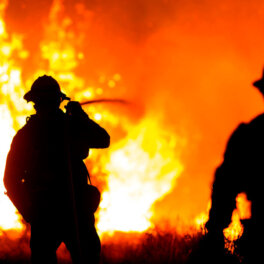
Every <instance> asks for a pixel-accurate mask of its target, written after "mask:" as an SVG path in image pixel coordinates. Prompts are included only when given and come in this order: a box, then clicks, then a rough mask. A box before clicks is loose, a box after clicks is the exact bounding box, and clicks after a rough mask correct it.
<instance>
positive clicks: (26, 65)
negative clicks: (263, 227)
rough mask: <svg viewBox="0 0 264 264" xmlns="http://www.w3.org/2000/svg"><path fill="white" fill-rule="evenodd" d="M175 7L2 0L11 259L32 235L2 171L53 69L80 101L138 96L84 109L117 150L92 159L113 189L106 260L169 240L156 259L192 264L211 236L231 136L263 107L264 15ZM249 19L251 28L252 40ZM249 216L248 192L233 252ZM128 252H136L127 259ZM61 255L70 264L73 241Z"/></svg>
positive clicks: (1, 84)
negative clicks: (261, 35) (36, 84)
mask: <svg viewBox="0 0 264 264" xmlns="http://www.w3.org/2000/svg"><path fill="white" fill-rule="evenodd" d="M174 2H175V1H170V0H158V1H148V0H145V1H129V0H126V1H122V3H120V2H118V1H105V2H104V3H101V1H96V0H94V1H85V0H80V1H63V0H53V1H44V0H42V1H38V4H35V2H34V1H30V0H19V1H14V0H13V1H12V0H9V1H8V0H1V1H0V126H1V132H0V212H1V213H0V242H1V245H2V244H3V245H6V246H5V247H2V248H1V250H0V261H1V259H7V258H8V256H9V255H12V254H13V256H16V257H14V258H13V259H14V263H15V262H16V259H17V261H20V263H21V259H20V257H21V256H23V258H24V259H27V257H28V251H27V250H28V249H27V247H26V246H25V245H26V243H28V232H29V230H28V227H27V226H26V225H25V223H24V222H23V221H22V219H21V217H20V216H19V214H18V213H17V212H16V209H15V208H14V206H13V205H12V203H11V202H10V201H9V200H8V198H7V196H6V195H5V194H4V193H5V189H4V186H3V183H2V177H3V174H4V168H5V159H6V155H7V153H8V151H9V147H10V143H11V140H12V137H13V136H14V134H15V132H16V131H17V130H18V129H19V128H20V127H21V126H22V125H23V124H24V123H25V120H26V117H27V116H28V115H30V114H32V113H33V108H32V106H31V105H28V104H26V102H25V101H24V100H23V95H24V94H25V92H26V91H28V90H29V87H30V85H31V83H32V82H33V80H34V79H36V78H37V77H38V76H40V75H43V74H48V75H51V76H53V77H54V78H55V79H57V80H58V82H59V83H60V85H61V87H62V90H63V91H64V92H65V93H66V94H67V95H68V96H69V97H71V99H72V100H77V101H81V102H84V101H87V100H94V99H102V98H110V99H113V98H118V99H121V100H126V101H127V102H129V103H128V104H122V103H121V104H120V103H114V102H112V103H109V104H105V103H97V104H90V105H87V106H85V107H84V109H85V110H86V112H87V113H88V114H89V116H90V117H91V118H92V119H94V120H96V121H97V122H98V123H100V124H102V125H103V127H106V128H107V130H108V131H109V132H110V134H111V138H112V145H111V148H110V149H108V150H103V151H102V150H100V152H99V151H98V152H97V151H96V150H92V151H91V152H90V156H89V158H88V159H87V161H86V165H87V167H88V169H89V171H90V173H91V175H92V182H93V183H94V184H95V185H97V186H98V187H99V189H100V190H101V192H102V201H101V204H100V208H99V210H98V211H97V214H96V219H97V224H96V225H97V229H98V232H99V233H100V236H101V239H102V243H103V252H104V255H103V261H105V262H104V263H111V261H115V263H124V261H127V259H130V261H131V263H137V262H140V261H142V259H141V260H139V259H140V257H139V255H145V256H148V257H149V258H148V260H151V257H150V255H149V254H150V252H153V251H156V252H157V249H158V248H163V247H164V248H166V250H165V251H163V253H162V254H160V256H162V259H160V260H157V259H156V260H155V261H156V262H154V259H155V257H153V261H152V263H165V262H166V263H172V262H173V261H176V260H177V261H178V263H184V262H185V261H186V259H187V256H188V253H189V252H190V251H191V249H192V247H194V246H195V244H196V243H197V240H198V237H199V236H200V234H201V233H200V232H203V228H204V223H205V222H206V220H207V217H208V210H209V208H210V185H211V182H212V177H213V172H214V168H215V167H216V166H217V165H218V164H219V162H220V161H221V154H222V153H223V150H224V146H225V142H226V140H227V138H228V135H229V134H230V133H231V131H232V129H233V128H234V127H235V126H236V124H237V123H238V122H240V121H242V120H248V119H249V118H251V117H252V116H253V115H255V114H256V113H258V112H260V111H261V103H262V102H261V101H260V99H259V98H257V96H258V95H257V93H256V92H255V91H253V89H251V87H250V85H251V81H252V80H254V79H256V78H255V77H256V75H255V73H258V72H259V68H260V66H259V65H260V63H262V61H261V60H262V58H261V59H259V58H258V56H257V55H256V54H257V53H258V52H263V50H262V49H263V47H261V46H260V45H255V44H256V43H255V42H254V43H253V42H252V41H251V39H252V36H253V35H254V34H255V33H258V30H260V26H259V24H261V23H259V22H262V24H263V18H262V17H261V15H258V16H257V19H256V21H257V20H258V21H257V22H255V20H253V19H252V16H253V15H252V16H251V15H250V16H249V18H245V17H244V13H243V12H244V11H245V10H247V9H248V8H249V7H248V6H247V5H246V4H243V5H242V6H240V8H241V11H240V9H239V10H236V8H237V5H238V3H240V2H239V1H231V3H230V2H228V1H227V0H226V1H217V3H215V4H214V5H213V4H212V3H210V1H203V3H201V6H196V4H195V1H191V0H190V1H187V2H188V4H187V2H185V1H177V4H176V3H174ZM256 3H258V4H259V5H258V6H257V5H256V6H255V4H256ZM261 6H263V3H262V2H261V1H255V2H254V5H253V4H252V5H251V6H250V8H251V9H252V11H255V10H260V9H261ZM216 10H217V11H216ZM235 10H236V12H235ZM255 13H256V12H255ZM237 20H238V21H240V22H241V24H242V25H243V24H246V25H247V27H248V29H247V28H244V30H247V34H248V37H247V39H246V40H245V39H244V32H242V31H241V29H240V27H239V28H237V24H236V23H237V22H234V21H237ZM227 27H228V28H227ZM252 28H254V30H253V29H252ZM233 31H235V34H233ZM254 37H255V40H256V39H257V38H258V37H257V36H256V35H254ZM194 43H195V44H194ZM253 44H254V45H253ZM238 45H240V46H239V47H238ZM252 46H254V47H255V48H254V50H255V51H254V52H253V51H251V48H252ZM25 151H26V150H25ZM245 218H250V204H249V202H248V201H247V199H246V197H245V196H244V194H241V195H240V196H238V197H237V210H235V211H234V213H233V218H232V219H233V220H232V223H231V225H230V227H229V228H228V229H226V230H225V232H224V234H225V237H226V239H227V241H228V243H227V244H226V245H227V247H229V249H230V250H231V251H233V250H234V244H233V241H234V240H235V239H237V238H238V237H239V236H241V234H242V232H243V229H242V226H241V224H240V219H245ZM157 230H158V231H157ZM186 234H188V236H187V237H186ZM131 238H133V243H131V241H130V239H131ZM167 243H168V244H167ZM18 245H21V247H20V246H18ZM117 245H118V246H117ZM139 245H140V246H139ZM161 245H162V246H161ZM179 245H180V246H179ZM144 246H145V248H144ZM117 247H124V248H125V247H126V249H125V250H124V251H123V252H125V253H124V255H123V256H121V255H120V253H116V255H115V254H114V253H113V250H114V249H116V248H117ZM14 248H16V252H18V253H16V254H14V250H12V249H14ZM18 248H19V249H18ZM135 248H137V250H134V249H135ZM176 248H177V250H176ZM10 249H11V250H10ZM148 250H149V252H147V251H148ZM110 251H111V254H110V253H109V254H108V253H107V252H110ZM143 251H144V252H143ZM21 252H22V253H21ZM126 252H127V255H126V256H125V254H126ZM135 252H137V253H135ZM164 252H166V254H165V253H164ZM59 254H61V259H62V260H63V259H65V261H67V254H66V257H63V256H65V254H64V249H63V248H61V249H60V253H59ZM110 255H111V257H109V256H110ZM165 255H166V257H168V258H169V259H167V260H166V261H165V262H164V258H165ZM137 257H138V259H137ZM111 258H112V259H111ZM159 261H160V262H159Z"/></svg>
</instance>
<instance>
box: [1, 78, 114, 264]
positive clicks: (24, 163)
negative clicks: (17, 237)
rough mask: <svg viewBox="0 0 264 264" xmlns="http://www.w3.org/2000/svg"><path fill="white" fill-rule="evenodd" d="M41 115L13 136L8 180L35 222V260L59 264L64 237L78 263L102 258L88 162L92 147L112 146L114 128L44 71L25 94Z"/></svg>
mask: <svg viewBox="0 0 264 264" xmlns="http://www.w3.org/2000/svg"><path fill="white" fill-rule="evenodd" d="M24 99H25V100H26V101H27V102H33V103H34V108H35V110H36V114H35V115H32V116H30V117H29V118H28V120H27V123H26V124H25V126H24V127H22V128H21V129H20V130H19V131H18V132H17V134H16V135H15V137H14V138H13V141H12V144H11V148H10V151H9V154H8V157H7V162H6V169H5V175H4V184H5V187H6V189H7V194H8V196H9V197H10V199H11V200H12V202H13V203H14V204H15V206H16V207H17V209H18V211H19V212H20V213H21V214H22V216H23V217H24V219H25V220H26V221H27V222H29V223H30V226H31V238H30V248H31V260H32V263H33V264H36V263H38V264H42V263H52V264H53V263H57V259H56V250H57V248H58V247H59V245H60V244H61V243H62V242H64V243H65V245H66V247H67V248H68V250H69V252H70V254H71V258H72V262H73V263H74V264H75V263H76V264H79V263H98V262H99V258H100V249H101V245H100V240H99V237H98V235H97V232H96V229H95V227H94V214H93V213H94V212H93V211H92V209H91V208H88V207H87V204H86V201H85V199H84V198H85V197H86V196H85V192H86V187H87V176H88V172H87V169H86V166H85V164H84V162H83V159H85V158H86V157H87V156H88V152H89V149H90V148H107V147H108V146H109V142H110V137H109V135H108V133H107V132H106V131H105V130H104V129H103V128H102V127H100V126H99V125H98V124H96V123H95V122H94V121H92V120H91V119H90V118H89V117H88V115H87V114H86V113H85V112H84V111H83V110H82V108H81V105H80V104H79V103H78V102H71V101H70V102H69V103H68V104H67V107H66V108H67V110H66V113H64V112H63V111H62V110H61V109H60V108H59V106H60V104H61V102H62V101H63V100H67V99H69V98H68V97H67V96H66V95H65V94H64V93H62V92H61V90H60V86H59V84H58V82H57V81H56V80H55V79H53V78H52V77H51V76H46V75H44V76H41V77H39V78H38V79H37V80H35V82H34V83H33V85H32V86H31V89H30V91H29V92H27V93H26V94H25V95H24Z"/></svg>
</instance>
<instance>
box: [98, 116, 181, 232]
mask: <svg viewBox="0 0 264 264" xmlns="http://www.w3.org/2000/svg"><path fill="white" fill-rule="evenodd" d="M158 123H160V121H158V120H155V119H153V118H151V117H145V119H143V120H142V121H141V123H140V124H138V125H137V126H136V127H130V128H127V129H128V131H129V132H128V135H127V137H126V138H125V139H123V140H121V141H120V142H118V143H117V144H116V145H114V146H112V147H111V155H110V157H109V161H106V162H105V164H106V170H107V172H108V176H107V178H108V179H107V182H108V188H107V190H106V191H105V192H104V193H103V196H102V202H101V205H100V211H99V222H98V225H97V227H98V229H99V231H100V232H105V231H126V232H127V231H145V230H147V229H148V228H150V227H152V223H151V217H153V211H152V205H153V203H154V202H155V201H156V200H158V199H162V197H163V196H164V195H165V194H167V193H168V192H169V191H171V189H172V188H173V187H174V185H175V184H176V180H177V178H178V177H179V176H180V174H181V172H182V170H183V166H182V164H181V163H180V161H179V160H178V158H177V152H176V149H177V145H178V142H177V141H178V140H180V139H177V138H175V137H173V136H171V135H170V134H169V133H167V132H166V131H163V130H161V129H160V128H159V127H158V125H157V124H158Z"/></svg>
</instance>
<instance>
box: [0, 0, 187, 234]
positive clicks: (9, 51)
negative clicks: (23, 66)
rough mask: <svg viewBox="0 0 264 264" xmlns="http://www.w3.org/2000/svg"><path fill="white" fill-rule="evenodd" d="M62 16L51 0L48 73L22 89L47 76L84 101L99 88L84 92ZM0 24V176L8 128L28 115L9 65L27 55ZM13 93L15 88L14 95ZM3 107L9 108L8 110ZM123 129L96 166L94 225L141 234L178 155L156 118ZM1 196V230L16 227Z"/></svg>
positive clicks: (104, 115)
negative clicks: (100, 173) (101, 182)
mask: <svg viewBox="0 0 264 264" xmlns="http://www.w3.org/2000/svg"><path fill="white" fill-rule="evenodd" d="M6 3H7V2H6ZM62 13H63V5H62V1H61V0H56V1H54V2H53V5H52V7H51V11H50V16H49V20H50V23H49V24H48V25H47V27H46V38H45V41H43V42H42V43H41V54H42V58H43V59H44V60H46V61H48V70H46V69H41V68H39V69H37V71H36V72H35V73H34V74H33V76H31V77H30V78H29V79H28V80H26V82H25V83H26V86H27V87H30V83H31V82H32V80H33V77H37V76H38V75H40V74H43V73H48V74H51V75H53V76H54V77H55V78H56V79H58V81H59V82H60V83H61V84H63V89H65V90H66V92H67V94H68V95H70V96H71V97H73V98H76V99H79V98H82V99H83V100H84V99H86V98H92V97H93V96H95V95H101V94H102V93H103V89H102V88H100V87H99V88H96V87H92V86H87V87H86V88H85V80H84V79H82V78H80V77H78V76H77V75H76V74H75V72H74V71H75V69H76V67H77V66H78V64H79V63H80V61H81V60H82V59H83V54H82V52H81V51H78V47H76V46H75V45H74V40H75V38H76V35H75V34H74V32H73V31H71V29H69V27H70V25H71V20H70V19H69V18H67V17H65V18H63V19H61V20H59V19H58V18H59V17H60V16H61V14H62ZM0 25H1V37H2V39H3V40H5V43H3V42H2V43H1V44H2V53H3V55H5V56H4V58H5V61H3V63H2V65H3V66H2V67H1V76H0V77H1V84H2V94H3V95H5V97H4V99H5V100H4V101H3V105H1V112H2V113H1V116H0V117H1V120H0V121H1V128H2V129H3V132H2V134H1V171H0V173H1V177H2V176H3V171H4V166H5V158H6V155H7V152H8V150H9V146H10V142H11V139H12V136H13V135H14V134H15V129H14V127H15V128H16V129H17V128H19V127H20V126H21V125H23V120H22V119H21V116H23V114H24V116H25V112H23V109H24V108H25V109H26V110H28V113H29V110H30V108H29V107H25V103H21V97H22V96H23V93H24V92H25V90H26V88H25V87H24V86H23V84H22V80H21V70H20V69H19V68H18V67H15V66H14V65H13V64H12V63H11V61H12V57H13V55H14V54H13V52H14V51H15V52H18V53H19V54H20V55H21V58H22V59H24V58H26V57H27V55H28V53H27V52H26V51H24V50H23V48H22V43H19V44H20V45H18V44H17V43H16V42H14V40H15V38H14V39H12V41H9V42H8V40H9V39H10V38H9V36H8V35H7V33H6V31H5V27H4V21H3V20H1V23H0ZM77 46H78V45H77ZM2 57H3V56H2ZM120 80H121V76H120V75H119V74H114V75H113V77H112V78H108V79H106V77H105V76H100V78H99V83H101V84H102V83H106V84H107V86H108V87H110V88H113V87H115V86H116V85H117V83H118V82H119V81H120ZM17 88H20V90H19V92H18V90H17ZM19 97H20V98H19ZM8 104H10V105H11V106H9V107H8ZM89 113H90V116H91V117H92V118H94V119H96V120H97V121H101V120H102V119H106V120H107V121H108V122H109V123H111V124H112V125H114V126H115V125H116V124H118V123H119V122H120V121H119V120H118V119H117V117H116V116H113V114H110V113H109V112H107V111H102V112H101V113H98V112H97V111H96V110H95V108H93V107H91V108H89ZM14 119H15V121H16V123H15V125H14ZM18 120H19V121H20V122H18ZM125 124H126V127H123V129H124V130H127V132H126V133H127V135H126V136H125V137H124V138H123V139H122V140H119V141H118V142H117V143H115V144H114V146H112V148H111V151H110V153H109V156H108V155H107V157H106V158H104V159H103V161H102V162H103V163H104V164H105V166H104V167H105V168H104V169H105V170H106V171H108V174H107V176H106V177H107V179H105V181H107V188H106V190H104V191H103V193H102V203H101V205H100V211H99V213H98V216H99V221H98V225H97V226H98V229H99V232H100V233H103V232H113V231H116V230H121V231H144V230H146V229H148V228H149V227H151V226H152V222H151V218H152V216H153V212H152V206H153V204H154V203H155V201H157V200H158V199H161V198H162V197H163V196H164V195H166V194H167V193H168V192H169V191H170V190H171V189H172V188H173V186H175V183H176V179H177V177H179V175H180V173H181V171H182V169H183V165H182V164H181V162H180V161H179V150H177V149H176V148H177V141H179V138H178V137H177V136H174V135H172V134H170V133H169V132H167V131H165V130H162V129H161V128H160V126H161V124H162V120H160V118H158V117H157V116H156V117H153V116H146V117H144V118H143V119H142V121H141V122H140V123H139V124H137V125H135V124H133V125H131V124H130V125H129V122H125ZM2 142H3V144H2ZM1 182H2V180H1ZM1 186H2V184H1ZM1 191H2V192H1V196H0V201H1V210H3V211H4V212H5V215H6V219H4V218H1V222H0V226H1V228H2V229H10V228H13V229H19V228H22V225H21V223H20V222H19V219H18V215H17V214H16V213H15V209H14V207H12V206H11V204H10V202H9V201H8V199H7V197H6V196H3V193H4V188H3V187H1ZM4 204H5V205H4ZM6 208H7V209H6Z"/></svg>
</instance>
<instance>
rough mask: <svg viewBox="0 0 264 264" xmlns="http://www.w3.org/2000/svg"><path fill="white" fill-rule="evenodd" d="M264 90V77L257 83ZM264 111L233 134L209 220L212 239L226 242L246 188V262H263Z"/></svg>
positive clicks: (214, 190)
mask: <svg viewBox="0 0 264 264" xmlns="http://www.w3.org/2000/svg"><path fill="white" fill-rule="evenodd" d="M253 85H254V86H255V87H257V88H258V89H259V91H260V92H261V93H262V94H264V71H263V76H262V79H260V80H258V81H256V82H254V83H253ZM263 179H264V114H261V115H259V116H257V117H256V118H255V119H253V120H252V121H251V122H249V123H242V124H240V125H239V126H238V127H237V129H236V130H235V131H234V132H233V134H232V135H231V137H230V139H229V141H228V144H227V147H226V151H225V154H224V160H223V162H222V164H221V165H220V166H219V167H218V168H217V170H216V172H215V179H214V183H213V188H212V207H211V210H210V214H209V220H208V222H207V223H206V228H207V230H208V234H207V236H208V239H209V240H210V241H211V243H212V244H213V243H216V245H217V244H218V246H220V247H221V246H222V247H223V244H224V241H223V229H225V228H226V227H228V225H229V224H230V222H231V216H232V212H233V210H234V209H235V207H236V196H237V195H238V194H239V193H241V192H244V193H246V194H247V198H248V200H250V201H251V203H252V207H251V219H248V220H242V224H243V226H244V234H243V235H242V237H241V238H240V240H239V241H238V243H237V247H238V252H239V254H240V255H241V257H242V259H243V263H250V264H251V263H262V262H263V260H262V259H263V256H262V254H263V246H264V243H263V239H264V226H263V220H264V218H263V206H264V196H263V195H264V185H263Z"/></svg>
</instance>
